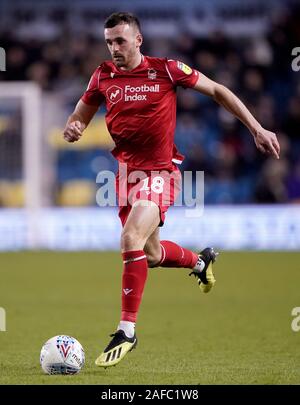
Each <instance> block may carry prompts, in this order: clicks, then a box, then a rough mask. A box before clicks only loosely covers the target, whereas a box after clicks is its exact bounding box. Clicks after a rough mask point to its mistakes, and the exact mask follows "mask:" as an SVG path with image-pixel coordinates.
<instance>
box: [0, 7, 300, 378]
mask: <svg viewBox="0 0 300 405" xmlns="http://www.w3.org/2000/svg"><path fill="white" fill-rule="evenodd" d="M298 3H299V2H298V1H283V0H264V1H263V2H262V1H261V0H252V1H247V2H242V1H238V0H201V1H197V0H194V1H192V0H185V1H182V2H177V1H172V0H164V1H160V0H151V1H140V0H131V1H126V0H123V1H121V0H120V1H117V0H110V1H106V0H103V1H102V0H101V1H100V0H86V1H79V0H72V1H71V0H64V1H63V2H62V1H58V0H39V1H32V0H31V1H30V0H14V1H11V0H9V1H8V0H0V47H2V48H4V49H5V51H6V71H3V72H0V250H1V251H3V252H2V253H1V254H0V276H1V277H0V307H3V308H4V309H5V310H6V314H7V322H6V327H7V332H5V333H0V346H1V348H2V349H3V350H1V352H0V368H1V373H0V384H13V383H14V384H29V383H31V384H51V383H57V384H80V383H93V384H117V383H119V384H153V383H154V384H157V383H160V384H175V383H177V384H299V381H300V368H299V364H300V357H299V333H295V331H293V330H292V329H291V321H292V319H293V318H292V317H291V311H292V309H293V308H296V307H299V306H300V301H299V298H300V297H299V285H300V268H299V266H300V265H299V263H300V257H299V250H300V205H299V203H300V71H298V72H297V71H294V70H293V69H292V61H293V59H295V56H292V49H293V48H295V47H298V46H299V47H300V8H299V4H298ZM120 10H125V11H132V12H134V13H136V14H137V15H138V16H139V17H140V20H141V23H142V27H143V33H144V37H145V43H144V46H143V53H145V54H149V55H155V56H162V57H164V56H168V57H170V58H176V59H181V60H182V61H184V62H185V63H187V64H190V65H192V66H193V67H196V68H198V69H199V70H200V71H202V72H204V73H205V74H207V75H208V76H209V77H210V78H212V79H215V80H217V81H219V82H220V83H222V84H224V85H226V86H228V87H229V88H230V89H232V90H233V91H234V92H235V93H237V95H238V96H240V97H241V98H242V100H243V101H244V102H245V103H246V105H247V106H248V107H249V108H250V110H251V111H252V112H253V113H254V115H255V116H256V117H257V118H258V119H259V121H260V122H261V123H262V125H264V126H265V127H266V128H268V129H269V130H272V131H274V132H276V133H277V134H278V138H279V141H280V143H281V159H280V160H279V161H276V160H274V159H269V158H268V157H266V156H263V155H261V154H260V153H259V152H258V151H257V150H256V148H255V146H254V143H253V140H252V138H251V135H250V133H249V132H248V130H247V129H246V128H244V126H243V125H241V124H240V123H239V122H238V121H237V120H236V119H234V118H233V117H232V116H231V115H230V114H228V113H227V112H226V111H224V110H223V109H220V108H219V107H218V106H217V105H216V104H215V103H214V102H213V101H212V100H210V99H209V98H207V97H204V96H202V95H200V94H198V93H196V92H193V91H192V90H185V91H184V90H181V89H179V90H178V120H177V130H176V143H177V145H178V147H179V149H180V151H181V152H182V153H184V154H185V155H186V160H185V161H184V165H183V168H182V169H183V170H193V171H196V170H204V172H205V209H204V213H203V215H202V216H201V217H198V218H191V217H189V215H188V212H190V211H186V207H172V208H171V209H170V210H169V211H168V214H167V220H166V225H165V226H164V227H163V229H162V232H161V234H162V237H163V238H168V239H169V238H170V239H172V240H174V241H177V242H178V243H181V244H182V245H184V246H186V247H191V248H195V249H199V248H202V247H204V246H206V245H210V244H212V245H213V246H215V247H216V248H218V249H220V250H221V251H222V255H221V256H220V260H219V262H218V263H217V266H216V278H217V287H216V288H215V289H214V291H213V292H212V293H211V294H210V295H209V297H208V296H206V295H203V294H202V295H201V294H199V291H198V288H197V285H196V284H195V282H194V280H192V279H191V278H190V277H187V276H186V275H187V272H186V271H184V270H182V269H171V270H170V269H156V270H153V271H151V272H149V278H148V281H147V286H146V291H145V296H144V299H143V304H142V311H141V315H140V319H139V324H138V336H139V338H140V345H139V348H138V350H136V351H134V352H133V353H132V354H131V355H130V358H129V359H128V360H127V359H126V361H124V363H123V362H122V363H121V364H120V366H118V367H116V368H113V370H109V371H105V370H97V369H95V367H94V359H95V358H96V356H97V355H98V354H99V350H100V349H102V348H103V347H104V345H106V344H107V335H108V334H109V333H111V332H112V331H113V330H112V328H113V327H114V325H116V324H117V322H118V315H119V306H120V305H119V300H118V299H119V291H120V283H121V268H122V263H121V258H120V254H119V252H118V250H119V236H120V230H121V226H120V221H119V219H118V216H117V209H116V208H114V207H112V208H109V207H106V208H103V207H99V206H97V204H96V193H97V190H98V189H99V184H97V183H96V177H97V173H98V172H99V171H101V170H113V171H115V170H116V162H115V161H114V160H113V158H112V156H111V154H110V149H111V148H112V146H113V145H112V143H111V140H110V137H109V135H108V133H107V130H106V127H105V123H104V113H105V112H104V109H101V111H99V113H98V114H97V116H96V117H95V118H94V120H93V122H92V123H91V125H90V127H89V128H88V130H87V131H86V133H85V135H84V137H83V139H81V141H80V142H78V143H76V144H74V145H73V144H68V143H66V142H64V141H63V138H62V131H63V128H64V125H65V122H66V119H67V116H68V115H69V114H70V113H71V112H72V110H73V108H74V105H75V103H76V102H77V100H78V99H79V97H80V96H81V94H82V93H83V91H84V90H85V88H86V85H87V83H88V80H89V78H90V75H91V73H92V72H93V70H94V69H95V67H96V66H98V65H99V64H100V63H101V61H102V60H103V59H106V58H108V57H109V55H108V53H107V50H106V45H105V44H104V41H103V21H104V19H105V18H106V17H107V16H108V15H109V14H110V13H111V12H113V11H120ZM35 249H37V250H41V249H42V251H39V252H35V251H34V252H31V251H26V252H20V250H35ZM44 250H46V251H44ZM49 250H51V251H49ZM52 250H53V251H52ZM58 250H59V251H60V250H67V251H68V250H70V251H71V252H58ZM75 250H76V251H78V252H74V251H75ZM82 250H95V251H96V252H82ZM111 250H115V251H116V252H112V251H111ZM225 250H235V252H225ZM236 250H244V252H238V253H237V252H236ZM245 250H246V251H245ZM247 250H248V252H247ZM253 250H271V252H255V253H254V252H253ZM275 250H277V252H275ZM284 250H287V251H288V252H283V251H284ZM7 251H12V252H7ZM15 251H17V253H16V252H15ZM249 251H250V252H249ZM291 251H293V252H291ZM170 272H172V277H170ZM150 273H151V276H150ZM183 273H184V274H183ZM191 284H192V285H191ZM296 309H297V308H296ZM296 320H297V319H295V321H296ZM4 321H5V319H4V320H3V319H2V325H3V324H4ZM298 324H299V322H298ZM299 327H300V325H299ZM0 331H1V327H0ZM58 333H66V334H70V335H73V336H75V337H76V338H77V339H78V340H79V341H80V342H81V343H82V344H83V346H84V348H85V349H86V355H87V364H86V366H85V369H84V371H83V372H82V373H81V374H80V375H79V376H74V377H72V378H71V379H61V378H59V376H57V377H55V376H53V378H52V377H51V378H47V377H46V376H43V375H42V373H41V370H40V367H39V364H38V358H39V350H40V348H41V346H42V344H43V343H44V342H45V341H46V340H47V339H48V338H49V337H51V336H54V335H57V334H58ZM20 342H21V345H20ZM174 353H175V354H176V355H174ZM149 365H151V366H150V367H149Z"/></svg>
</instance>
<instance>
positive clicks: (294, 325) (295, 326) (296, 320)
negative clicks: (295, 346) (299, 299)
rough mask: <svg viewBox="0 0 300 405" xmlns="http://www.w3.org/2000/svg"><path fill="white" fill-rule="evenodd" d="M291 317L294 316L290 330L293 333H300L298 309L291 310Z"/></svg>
mask: <svg viewBox="0 0 300 405" xmlns="http://www.w3.org/2000/svg"><path fill="white" fill-rule="evenodd" d="M292 316H295V317H296V318H294V319H293V320H292V324H291V328H292V330H293V331H294V332H299V331H300V307H295V308H293V309H292Z"/></svg>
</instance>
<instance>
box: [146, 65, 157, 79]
mask: <svg viewBox="0 0 300 405" xmlns="http://www.w3.org/2000/svg"><path fill="white" fill-rule="evenodd" d="M156 77H157V72H156V70H154V69H153V68H150V69H148V79H151V80H155V79H156Z"/></svg>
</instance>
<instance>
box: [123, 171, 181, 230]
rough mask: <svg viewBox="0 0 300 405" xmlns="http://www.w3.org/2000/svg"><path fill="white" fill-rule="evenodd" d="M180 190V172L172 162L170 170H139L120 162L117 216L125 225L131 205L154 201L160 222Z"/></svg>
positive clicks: (162, 221) (161, 222) (161, 223)
mask: <svg viewBox="0 0 300 405" xmlns="http://www.w3.org/2000/svg"><path fill="white" fill-rule="evenodd" d="M180 190H181V173H180V170H179V169H178V168H177V166H176V165H175V164H174V165H173V169H172V170H166V169H164V170H157V169H156V170H140V169H133V168H129V167H128V166H127V165H126V164H124V163H123V164H120V165H119V170H118V173H117V176H116V192H117V197H118V205H119V217H120V219H121V222H122V226H124V225H125V223H126V220H127V218H128V215H129V213H130V211H131V208H132V205H133V204H134V203H135V202H136V201H139V200H147V201H152V202H154V203H155V204H156V205H157V206H158V207H159V212H160V224H159V226H162V225H163V224H164V220H165V213H166V211H167V210H168V208H169V207H170V206H171V205H173V204H174V202H175V200H176V198H177V197H178V194H179V192H180Z"/></svg>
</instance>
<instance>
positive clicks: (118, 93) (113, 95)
mask: <svg viewBox="0 0 300 405" xmlns="http://www.w3.org/2000/svg"><path fill="white" fill-rule="evenodd" d="M106 97H107V98H108V100H109V101H110V102H111V103H113V104H116V103H117V102H118V101H120V100H122V97H123V89H122V88H121V87H119V86H115V85H113V86H110V87H109V88H108V89H107V90H106Z"/></svg>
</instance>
